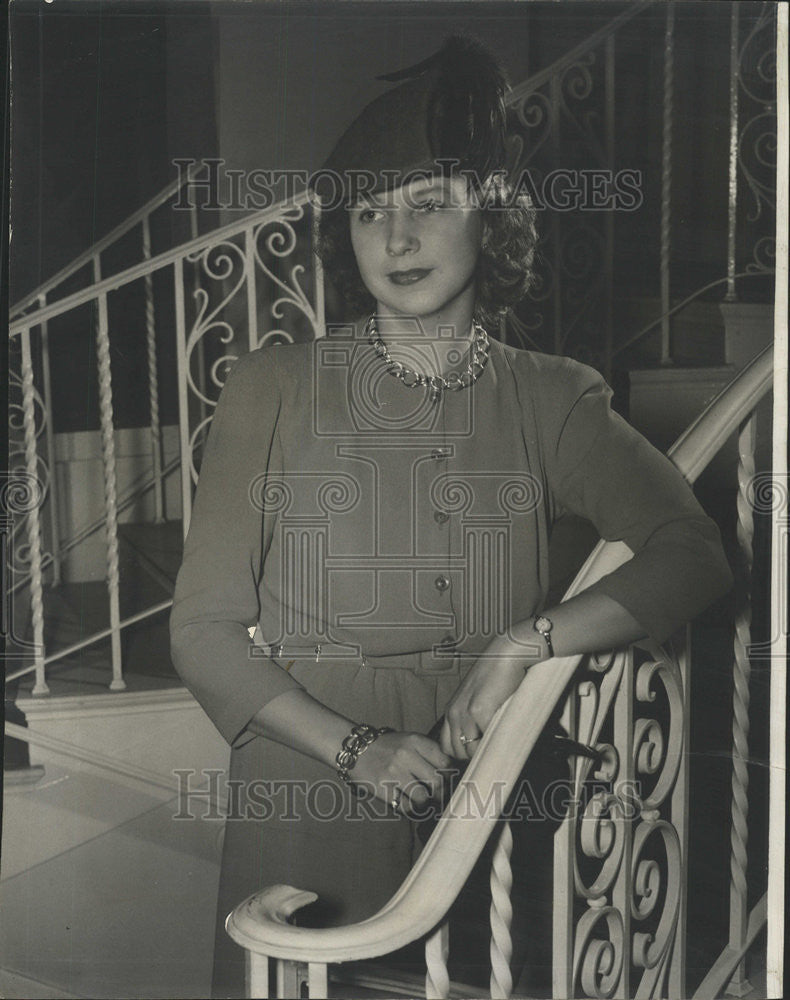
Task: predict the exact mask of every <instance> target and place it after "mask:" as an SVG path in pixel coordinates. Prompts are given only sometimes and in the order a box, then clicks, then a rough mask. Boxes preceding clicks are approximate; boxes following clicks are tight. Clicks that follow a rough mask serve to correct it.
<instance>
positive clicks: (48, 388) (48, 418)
mask: <svg viewBox="0 0 790 1000" xmlns="http://www.w3.org/2000/svg"><path fill="white" fill-rule="evenodd" d="M46 302H47V298H46V296H45V295H40V296H39V297H38V304H39V306H44V305H46ZM41 397H42V401H43V404H44V440H45V442H46V448H47V468H48V470H49V491H48V495H47V500H48V507H49V536H50V551H51V553H52V558H51V562H52V584H53V586H57V585H58V584H59V583H60V571H61V566H60V531H59V528H58V508H57V495H58V491H57V488H56V474H55V431H54V427H55V425H54V422H53V419H52V377H51V371H50V364H49V330H48V328H47V324H46V323H42V324H41Z"/></svg>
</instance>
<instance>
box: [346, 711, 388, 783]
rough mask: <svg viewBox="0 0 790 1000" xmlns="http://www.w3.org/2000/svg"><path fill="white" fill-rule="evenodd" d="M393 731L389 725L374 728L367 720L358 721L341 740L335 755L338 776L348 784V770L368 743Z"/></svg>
mask: <svg viewBox="0 0 790 1000" xmlns="http://www.w3.org/2000/svg"><path fill="white" fill-rule="evenodd" d="M393 731H394V730H392V729H391V728H390V727H389V726H383V727H382V728H381V729H376V727H375V726H371V725H370V724H369V723H367V722H360V723H359V725H357V726H354V728H353V729H352V730H351V732H350V733H349V734H348V736H346V738H345V739H344V740H343V747H342V749H341V750H340V751H339V752H338V754H337V756H336V757H335V763H336V764H337V774H338V777H339V778H341V779H342V780H343V781H345V783H346V784H348V783H349V782H350V781H351V777H350V775H349V773H348V772H349V771H353V769H354V765H355V764H356V762H357V761H358V760H359V758H360V757H361V756H362V754H363V753H364V752H365V751H366V750H367V748H368V747H369V746H370V744H371V743H375V742H376V740H377V739H378V738H379V736H381V735H382V734H383V733H391V732H393Z"/></svg>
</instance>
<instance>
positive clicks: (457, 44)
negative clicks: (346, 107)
mask: <svg viewBox="0 0 790 1000" xmlns="http://www.w3.org/2000/svg"><path fill="white" fill-rule="evenodd" d="M378 79H381V80H388V81H390V82H393V83H397V84H398V86H396V87H393V88H392V89H391V90H388V91H387V92H386V93H384V94H382V95H381V96H380V97H377V98H376V99H375V100H374V101H372V102H371V103H370V104H368V105H367V107H366V108H364V110H363V111H362V113H361V114H360V115H359V116H358V117H357V118H356V120H355V121H354V122H352V123H351V125H350V126H349V127H348V129H347V130H346V132H345V133H344V134H343V136H342V137H341V139H340V141H339V142H338V143H337V145H336V146H335V148H334V149H333V151H332V153H331V154H330V156H329V158H328V160H327V161H326V163H325V164H324V167H323V170H325V171H332V172H333V173H334V174H335V175H338V176H339V177H340V178H342V184H343V190H344V194H345V196H346V197H348V196H353V194H354V193H355V185H358V184H359V183H360V181H359V177H358V176H356V175H359V174H360V173H362V172H365V173H367V174H368V175H370V174H373V175H374V176H375V178H376V180H375V183H374V185H373V186H372V187H368V190H369V191H370V192H371V193H373V192H375V191H381V190H383V189H385V188H390V187H396V186H398V185H399V184H402V183H403V181H404V179H407V178H408V176H409V175H410V174H414V173H415V172H423V171H431V172H434V171H443V172H447V171H448V170H449V169H450V168H449V166H448V163H449V162H451V161H455V162H456V164H457V165H456V166H455V167H454V168H453V169H458V170H463V171H468V172H473V175H476V176H477V177H478V178H479V179H480V181H481V182H482V181H483V180H485V178H486V177H488V176H489V175H490V174H491V173H492V172H494V171H495V170H500V169H502V168H503V167H504V163H505V126H506V114H505V100H504V98H505V90H506V87H507V83H506V80H505V75H504V72H503V70H502V68H501V66H500V65H499V63H498V62H497V60H496V59H495V58H494V56H493V55H492V54H491V53H490V52H489V51H488V50H487V49H486V48H485V47H484V46H483V45H481V44H480V42H478V41H476V40H475V39H473V38H469V37H466V36H462V35H453V36H450V37H449V38H447V39H446V40H445V42H444V44H443V45H442V47H441V49H439V51H438V52H436V53H434V55H432V56H429V57H428V58H427V59H425V60H424V61H423V62H421V63H418V64H417V65H415V66H410V67H409V68H407V69H402V70H399V71H398V72H396V73H389V74H386V75H384V76H381V77H379V78H378ZM437 161H439V163H438V164H437ZM318 190H319V193H320V185H319V186H318ZM357 190H358V187H357Z"/></svg>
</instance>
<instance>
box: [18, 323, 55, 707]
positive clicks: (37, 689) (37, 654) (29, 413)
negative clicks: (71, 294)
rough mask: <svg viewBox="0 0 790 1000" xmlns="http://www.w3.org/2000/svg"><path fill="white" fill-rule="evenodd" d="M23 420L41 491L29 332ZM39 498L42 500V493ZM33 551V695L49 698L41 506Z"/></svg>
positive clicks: (32, 514) (32, 529)
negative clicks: (42, 569)
mask: <svg viewBox="0 0 790 1000" xmlns="http://www.w3.org/2000/svg"><path fill="white" fill-rule="evenodd" d="M22 419H23V424H24V431H25V472H26V474H27V477H28V481H29V482H30V483H31V484H33V483H35V484H38V486H39V487H40V485H41V484H40V478H39V474H38V473H39V469H38V452H37V449H36V414H35V398H34V387H33V358H32V356H31V353H30V331H29V330H24V331H23V332H22ZM40 495H41V496H42V497H43V490H42V491H41V493H40ZM25 525H26V529H27V542H28V547H29V549H30V608H31V617H32V624H33V645H34V650H33V659H34V669H35V673H36V682H35V685H34V687H33V694H34V695H45V694H49V688H48V687H47V679H46V673H45V667H44V580H43V577H42V574H41V522H40V520H39V506H38V504H37V503H33V504H31V505H30V509H29V511H28V514H27V517H26V518H25Z"/></svg>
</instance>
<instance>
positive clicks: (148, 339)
mask: <svg viewBox="0 0 790 1000" xmlns="http://www.w3.org/2000/svg"><path fill="white" fill-rule="evenodd" d="M142 237H143V260H150V259H151V223H150V220H149V218H148V216H146V217H145V218H144V219H143V223H142ZM143 281H144V288H145V343H146V358H147V360H148V412H149V414H150V419H151V465H152V468H153V477H154V523H155V524H162V522H163V521H164V519H165V505H164V490H163V484H162V430H161V427H160V424H159V374H158V368H157V363H156V317H155V314H154V279H153V275H152V274H151V272H150V271H149V272H148V273H147V274H146V275H145V277H144V279H143Z"/></svg>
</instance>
